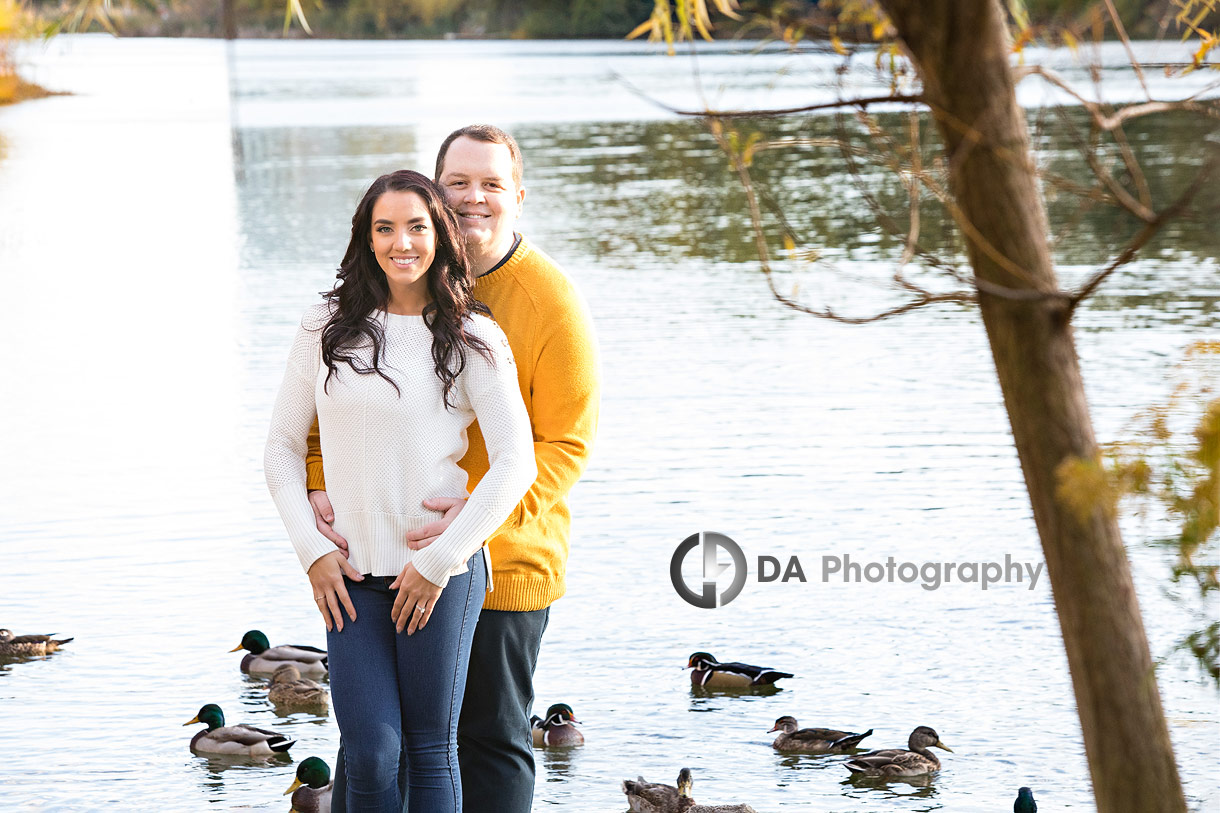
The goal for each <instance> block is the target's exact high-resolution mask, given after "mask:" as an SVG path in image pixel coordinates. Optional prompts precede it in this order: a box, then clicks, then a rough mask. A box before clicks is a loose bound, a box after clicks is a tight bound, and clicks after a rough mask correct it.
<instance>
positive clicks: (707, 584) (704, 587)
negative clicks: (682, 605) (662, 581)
mask: <svg viewBox="0 0 1220 813" xmlns="http://www.w3.org/2000/svg"><path fill="white" fill-rule="evenodd" d="M695 548H700V549H701V550H702V552H703V582H702V583H701V584H700V587H699V590H698V591H696V590H692V589H691V588H690V585H688V584H687V583H686V580H685V579H684V578H682V563H683V561H685V560H686V557H687V554H689V553H690V552H691V551H692V550H694V549H695ZM720 549H724V550H725V551H728V554H729V558H730V559H731V560H732V564H721V563H720V560H719V558H718V557H717V555H716V552H717V551H718V550H720ZM730 567H732V568H733V581H732V582H731V583H730V584H729V586H728V587H727V588H726V589H725V590H724V591H723V592H717V591H716V584H717V580H718V579H719V578H720V576H721V574H723V573H724V571H726V570H728V569H729V568H730ZM669 580H670V581H672V582H673V584H674V589H675V590H677V591H678V595H679V596H681V597H682V600H683V601H685V602H687V603H688V604H693V605H695V606H696V607H702V608H703V609H705V610H710V609H712V608H713V607H721V606H723V605H725V604H728V603H729V602H730V601H732V600H733V599H735V598H737V594H738V593H740V592H741V588H742V587H744V586H745V583H746V555H745V554H744V553H742V552H741V546H740V545H738V544H737V543H736V542H734V541H733V540H732V539H729V538H728V537H727V536H725V535H724V534H718V533H715V532H714V531H702V532H700V533H697V534H691V535H690V536H688V537H686V539H683V540H682V544H680V545H678V547H677V549H676V550H674V555H673V558H672V559H670V560H669Z"/></svg>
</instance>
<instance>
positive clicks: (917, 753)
mask: <svg viewBox="0 0 1220 813" xmlns="http://www.w3.org/2000/svg"><path fill="white" fill-rule="evenodd" d="M929 747H932V748H940V749H941V750H944V751H948V752H949V753H953V749H951V748H950V747H949V746H947V745H945V744H944V743H943V742H941V741H940V735H939V734H937V733H936V731H935V730H934V729H932V728H929V727H928V726H926V725H921V726H920V727H919V728H917V729H915V730H914V731H912V732H911V736H910V738H909V739H908V740H907V748H908V749H910V750H907V751H904V750H902V749H901V748H889V749H886V750H883V751H869V752H868V753H867V754H861V755H860V756H856V757H852V758H851V759H849V760H847V761H846V762H844V763H843V764H844V766H846V768H847V770H849V771H851V772H852V775H853V776H921V775H923V774H927V773H932V772H933V771H938V770H940V760H939V759H937V758H936V754H933V753H932V752H931V751H929V750H928V748H929Z"/></svg>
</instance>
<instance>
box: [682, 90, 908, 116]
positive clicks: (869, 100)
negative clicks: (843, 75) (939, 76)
mask: <svg viewBox="0 0 1220 813" xmlns="http://www.w3.org/2000/svg"><path fill="white" fill-rule="evenodd" d="M889 102H894V103H900V104H922V103H923V97H922V96H906V95H901V94H898V95H890V96H866V97H863V98H859V99H839V100H837V101H833V102H820V103H818V104H811V105H805V106H804V107H787V108H778V109H770V110H678V109H677V108H674V107H669V106H667V105H661V106H662V107H664V108H665V109H666V110H668V111H670V112H671V113H676V114H677V115H679V116H711V117H713V118H717V119H750V118H774V117H776V116H789V115H792V114H793V113H809V112H812V111H814V110H835V109H837V108H842V107H859V108H866V107H868V106H869V105H870V104H885V103H889Z"/></svg>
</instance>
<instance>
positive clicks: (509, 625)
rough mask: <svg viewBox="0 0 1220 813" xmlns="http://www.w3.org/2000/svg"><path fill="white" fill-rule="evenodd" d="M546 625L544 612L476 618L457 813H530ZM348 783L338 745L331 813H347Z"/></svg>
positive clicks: (459, 738) (461, 730)
mask: <svg viewBox="0 0 1220 813" xmlns="http://www.w3.org/2000/svg"><path fill="white" fill-rule="evenodd" d="M549 618H550V608H546V609H542V610H535V611H533V612H528V613H514V612H505V611H502V610H483V611H482V612H481V613H479V623H478V626H476V627H475V631H474V644H473V646H472V647H471V650H470V665H469V667H468V670H467V673H466V694H465V697H464V699H463V701H462V712H461V717H460V719H459V721H458V734H457V741H458V762H459V764H460V766H461V771H462V798H463V800H464V801H463V807H464V809H465V810H466V811H468V813H530V809H531V808H532V807H533V802H534V748H533V740H532V738H531V735H530V724H529V718H530V714H531V712H532V707H533V703H534V667H535V666H536V665H537V663H538V650H539V649H540V648H541V646H542V633H543V632H544V631H545V630H546V625H547V620H548V619H549ZM399 781H400V783H402V784H403V788H402V790H403V798H404V799H405V798H407V794H406V792H405V790H406V788H405V784H406V782H407V781H408V780H407V777H406V776H405V774H403V773H400V774H399ZM346 782H347V777H346V766H345V755H344V745H343V743H342V741H341V742H340V743H339V755H338V757H337V759H336V762H335V791H334V801H333V802H332V806H331V811H332V813H347V808H346V807H345V806H344V804H343V801H342V800H343V798H344V788H345V786H346ZM404 809H405V808H404ZM410 813H428V811H411V812H410Z"/></svg>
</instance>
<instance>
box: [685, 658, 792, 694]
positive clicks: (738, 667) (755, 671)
mask: <svg viewBox="0 0 1220 813" xmlns="http://www.w3.org/2000/svg"><path fill="white" fill-rule="evenodd" d="M686 668H687V669H693V670H694V671H693V672H691V673H690V682H691V685H694V686H706V687H708V688H715V689H732V688H744V687H747V686H770V685H771V684H773V683H775V681H777V680H779V679H780V678H790V677H792V673H791V672H779V671H776V670H775V669H768V668H766V667H762V666H751V665H750V664H748V663H737V662H735V661H734V662H732V663H720V662H719V661H717V660H716V659H715V658H714V657H712V656H711V655H709V654H708V653H706V652H696V653H694V654H692V655H691V656H690V659H689V660H688V661H687V662H686Z"/></svg>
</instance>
